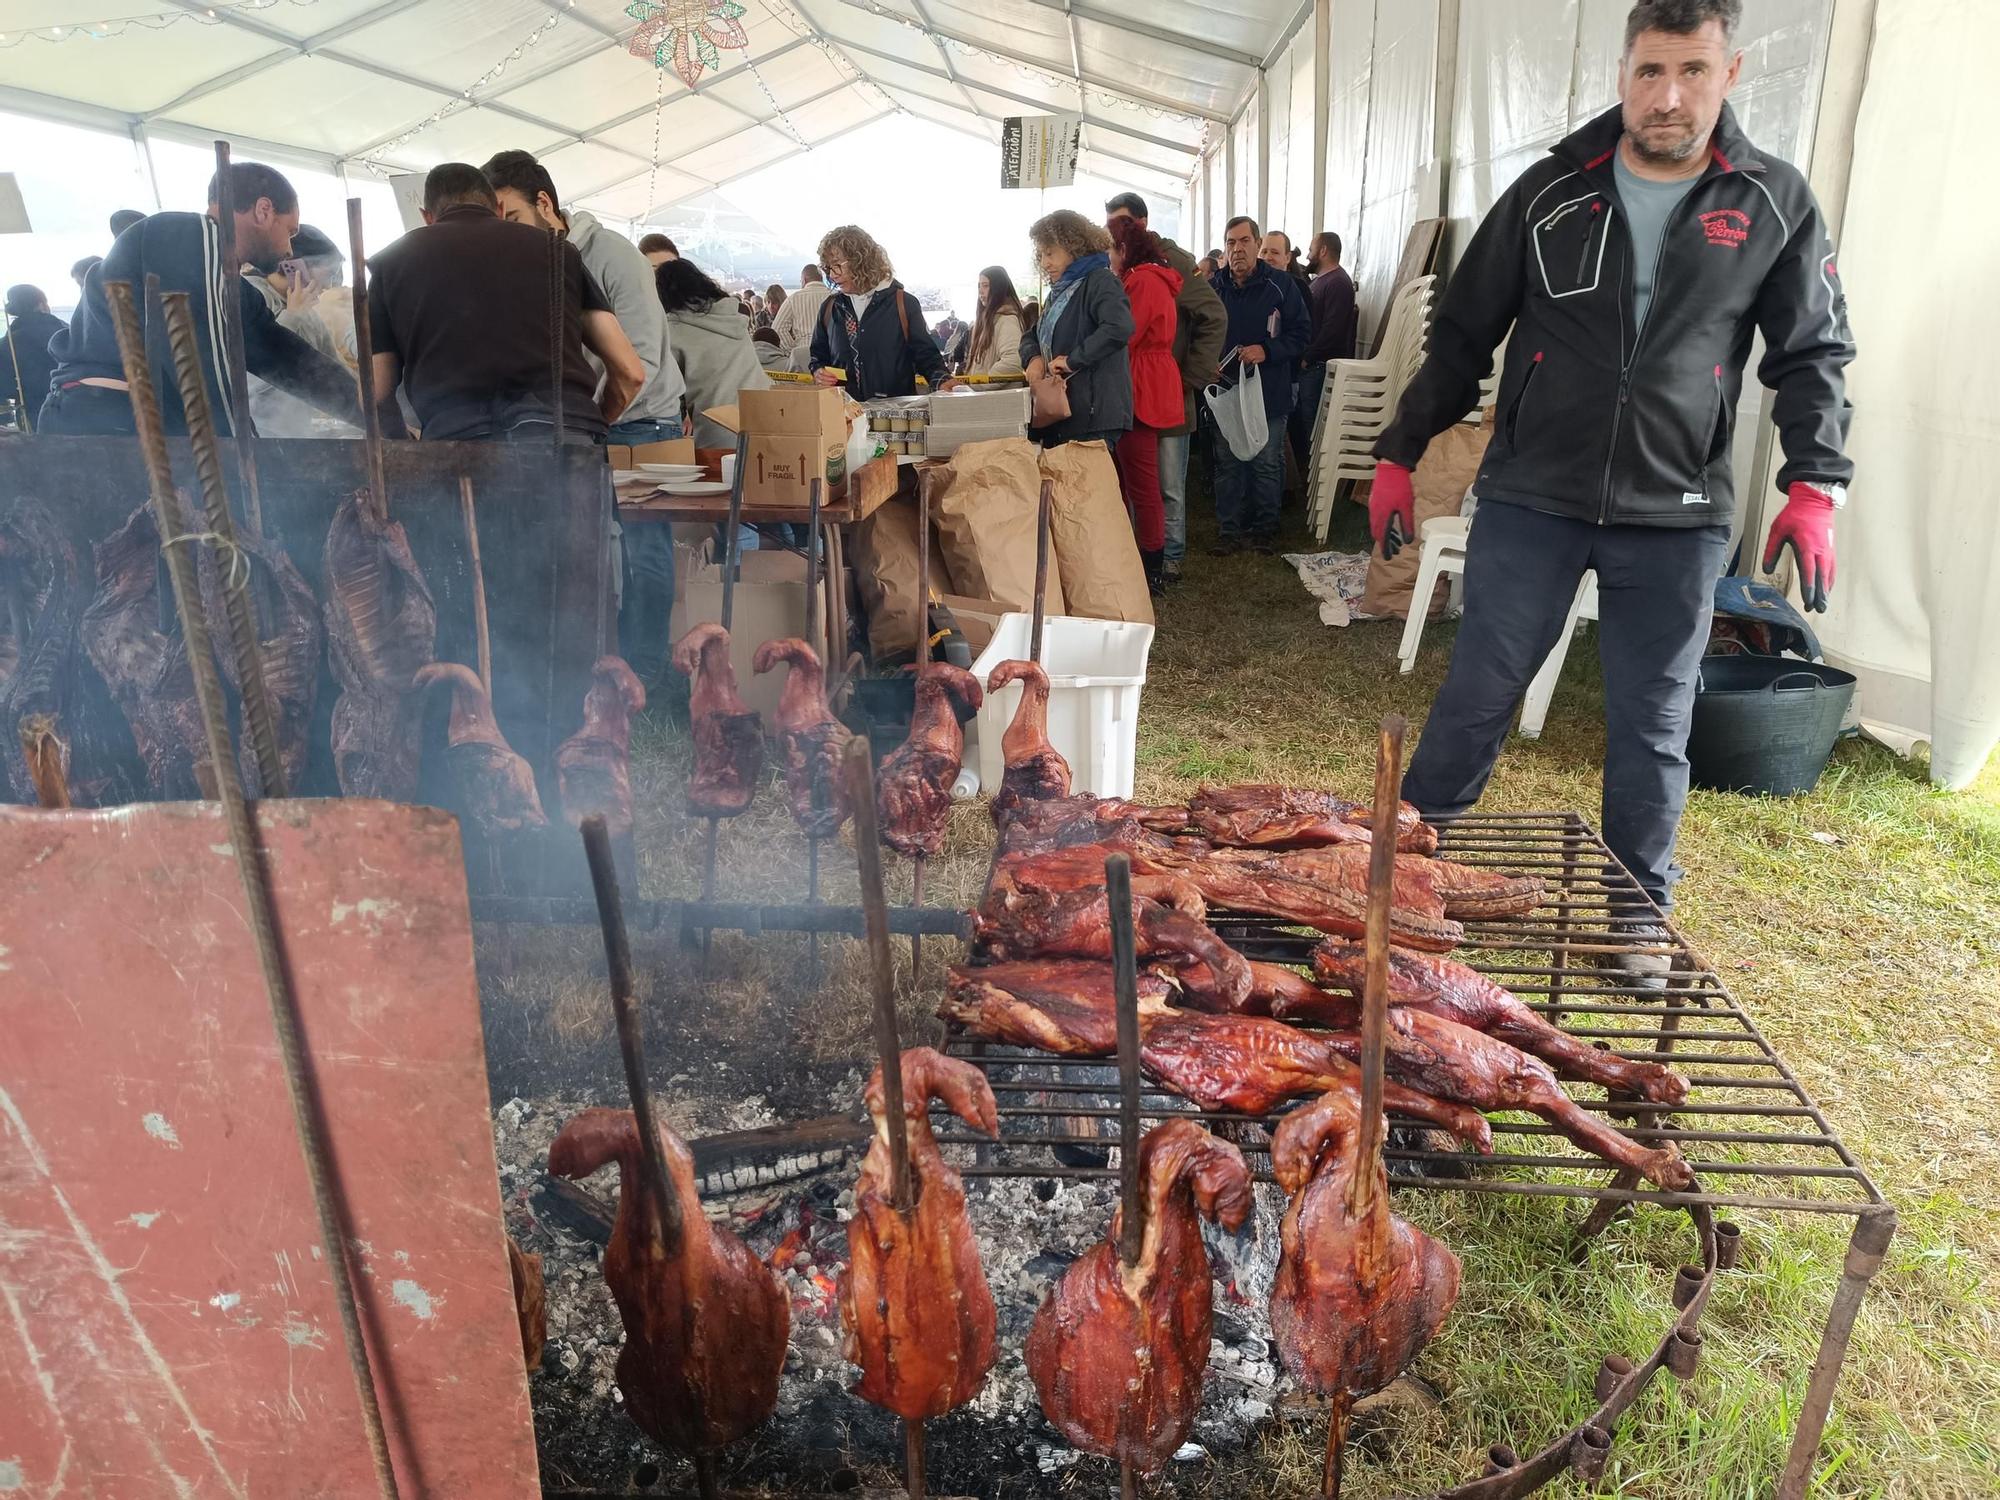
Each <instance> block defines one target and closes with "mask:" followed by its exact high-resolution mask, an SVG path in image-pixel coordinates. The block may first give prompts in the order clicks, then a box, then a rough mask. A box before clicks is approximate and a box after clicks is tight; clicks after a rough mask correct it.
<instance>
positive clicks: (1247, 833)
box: [1188, 786, 1437, 854]
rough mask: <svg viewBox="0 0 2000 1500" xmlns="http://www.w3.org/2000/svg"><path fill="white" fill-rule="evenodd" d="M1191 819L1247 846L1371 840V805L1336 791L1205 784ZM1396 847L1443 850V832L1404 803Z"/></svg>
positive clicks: (1215, 837) (1207, 834) (1214, 835)
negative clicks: (1439, 833)
mask: <svg viewBox="0 0 2000 1500" xmlns="http://www.w3.org/2000/svg"><path fill="white" fill-rule="evenodd" d="M1188 816H1189V821H1190V822H1191V823H1192V824H1193V825H1194V827H1195V828H1196V829H1197V830H1198V831H1199V832H1200V833H1201V834H1202V836H1203V837H1204V838H1207V839H1208V840H1210V841H1211V842H1213V843H1217V844H1230V845H1235V846H1237V847H1239V848H1246V849H1305V848H1310V847H1313V846H1315V845H1320V844H1366V843H1367V842H1368V841H1369V837H1370V835H1369V823H1370V819H1371V816H1372V812H1371V809H1370V808H1369V806H1368V804H1367V803H1365V802H1350V801H1348V800H1347V799H1346V798H1345V797H1339V796H1335V795H1334V794H1333V793H1332V792H1322V791H1315V790H1313V789H1311V788H1308V787H1295V786H1205V787H1203V788H1202V789H1201V790H1200V791H1199V792H1197V793H1195V795H1194V797H1193V798H1192V799H1191V800H1190V801H1189V803H1188ZM1396 847H1397V848H1398V849H1399V850H1401V851H1403V852H1404V853H1406V854H1434V853H1436V852H1437V830H1436V829H1435V828H1433V827H1431V826H1430V825H1429V824H1428V823H1426V822H1424V820H1423V817H1422V815H1421V814H1419V813H1418V812H1417V810H1416V809H1415V808H1414V807H1412V806H1410V804H1409V803H1407V802H1404V803H1401V804H1399V805H1398V807H1397V812H1396Z"/></svg>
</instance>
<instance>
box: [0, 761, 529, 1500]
mask: <svg viewBox="0 0 2000 1500" xmlns="http://www.w3.org/2000/svg"><path fill="white" fill-rule="evenodd" d="M257 814H258V818H259V821H260V825H261V827H262V829H263V836H264V839H265V842H266V847H267V848H268V849H269V850H270V857H271V868H272V872H273V884H274V887H275V901H276V910H277V917H278V920H279V922H280V923H281V925H282V927H283V929H284V931H285V933H286V935H287V940H288V945H289V951H290V955H291V963H292V970H293V974H294V978H295V983H296V986H297V991H298V996H299V1006H300V1011H301V1014H302V1017H303V1022H304V1032H305V1037H306V1042H307V1045H308V1047H309V1049H310V1052H311V1054H312V1057H313V1058H314V1063H315V1067H316V1069H317V1073H318V1077H319V1079H320V1083H321V1087H322V1090H323V1096H324V1099H325V1101H326V1110H327V1115H328V1118H329V1122H330V1128H331V1135H332V1139H333V1144H334V1155H335V1169H336V1172H337V1174H338V1176H339V1179H340V1181H341V1183H342V1185H343V1189H344V1191H345V1194H346V1198H347V1203H348V1205H349V1210H350V1213H351V1215H352V1224H353V1232H354V1236H355V1239H356V1241H357V1249H358V1257H357V1258H358V1261H359V1264H360V1267H361V1274H360V1276H359V1278H358V1286H357V1293H358V1295H359V1297H360V1299H361V1316H362V1320H363V1324H364V1326H365V1327H366V1328H367V1330H368V1337H369V1343H370V1345H371V1350H372V1354H373V1358H374V1365H375V1369H376V1374H377V1380H378V1384H379V1386H380V1389H381V1395H382V1406H383V1412H384V1416H385V1418H386V1420H387V1422H388V1426H389V1434H390V1443H391V1448H392V1451H393V1453H394V1455H395V1458H396V1466H397V1471H398V1476H399V1479H400V1481H401V1486H402V1493H403V1494H404V1495H405V1496H408V1497H419V1496H431V1497H437V1500H445V1497H452V1500H460V1497H469V1496H478V1497H480V1500H511V1497H515V1496H534V1495H538V1494H539V1493H540V1490H539V1486H538V1484H537V1481H536V1465H535V1448H534V1433H533V1429H532V1425H531V1421H530V1415H529V1407H528V1386H527V1378H526V1374H525V1372H524V1371H523V1368H522V1363H521V1346H520V1339H519V1335H518V1332H517V1325H516V1322H515V1316H514V1303H513V1292H512V1287H511V1283H510V1280H509V1277H508V1269H507V1255H506V1245H505V1242H504V1239H503V1234H502V1229H501V1220H500V1199H499V1184H498V1177H497V1173H496V1170H495V1162H494V1155H493V1136H492V1128H491V1118H490V1114H489V1108H490V1106H489V1101H488V1097H487V1091H486V1071H485V1062H484V1054H483V1049H482V1043H481V1034H480V1024H479V998H478V993H477V990H476V987H475V984H474V980H473V967H472V936H471V922H470V917H469V915H468V911H467V906H466V891H465V875H464V866H463V863H462V856H461V854H460V851H459V840H458V829H457V825H456V824H455V823H454V822H453V821H452V820H451V819H450V818H449V817H448V816H446V815H445V814H443V813H440V812H437V811H435V810H432V809H427V808H418V807H406V806H397V805H392V804H388V803H381V802H367V801H338V802H333V801H329V802H316V801H292V802H276V803H265V804H263V805H262V806H260V807H259V808H258V809H257ZM374 1493H375V1484H374V1479H373V1477H372V1471H371V1467H370V1464H369V1459H368V1452H367V1448H366V1444H365V1440H364V1438H363V1436H362V1427H361V1414H360V1406H359V1403H358V1401H357V1400H356V1397H355V1394H354V1387H353V1380H352V1377H351V1375H350V1374H349V1371H348V1366H347V1361H346V1357H345V1355H344V1353H343V1352H342V1347H341V1333H340V1322H339V1316H338V1314H337V1313H336V1311H335V1308H334V1302H333V1294H332V1290H331V1285H330V1282H329V1279H328V1275H327V1268H326V1265H325V1262H324V1260H323V1258H322V1255H321V1251H320V1247H319V1244H318V1234H317V1231H316V1227H315V1220H314V1216H313V1208H312V1200H311V1192H310V1188H309V1187H308V1185H307V1179H306V1174H305V1167H304V1161H303V1158H302V1156H301V1153H300V1148H299V1144H298V1140H297V1137H296V1135H295V1133H294V1130H293V1126H292V1118H291V1109H290V1105H289V1103H288V1100H287V1095H286V1091H285V1082H284V1076H283V1071H282V1067H281V1064H280V1062H279V1055H278V1048H277V1041H276V1038H275V1036H274V1034H273V1031H272V1027H271V1021H270V1018H269V1013H268V1007H267V1002H266V1000H265V997H264V990H263V985H262V981H261V979H260V977H259V970H258V965H257V957H256V951H255V948H254V947H253V945H252V941H251V937H250V932H249V928H248V926H247V924H246V921H245V917H244V904H243V893H242V888H241V886H240V884H239V882H238V878H237V873H236V866H235V862H234V860H233V859H232V857H231V855H230V851H229V845H228V838H227V834H226V831H225V828H224V824H223V821H222V815H221V810H220V808H219V807H218V806H216V805H214V804H194V803H179V804H163V805H155V806H145V807H132V808H123V809H116V810H109V811H102V812H63V813H40V812H32V811H28V810H24V809H13V808H0V1494H4V1495H6V1496H7V1500H13V1497H14V1496H15V1495H16V1494H18V1495H20V1496H22V1497H24V1500H25V1497H35V1500H42V1497H53V1496H57V1495H63V1496H79V1495H81V1496H92V1497H96V1500H126V1497H132V1500H140V1497H145V1500H151V1497H156V1496H174V1497H183V1500H185V1497H198V1500H210V1497H231V1500H249V1497H255V1500H266V1497H308V1496H310V1497H334V1496H340V1497H357V1496H365V1495H372V1494H374Z"/></svg>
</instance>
